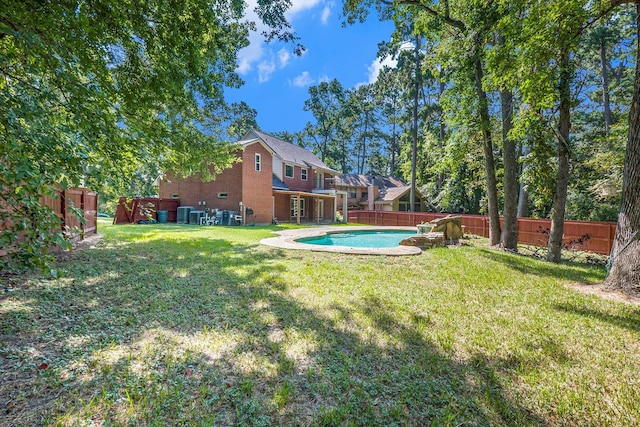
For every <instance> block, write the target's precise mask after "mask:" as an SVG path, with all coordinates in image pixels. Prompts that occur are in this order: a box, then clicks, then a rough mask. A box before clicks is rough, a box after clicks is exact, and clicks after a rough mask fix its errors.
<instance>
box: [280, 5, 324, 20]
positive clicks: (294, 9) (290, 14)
mask: <svg viewBox="0 0 640 427" xmlns="http://www.w3.org/2000/svg"><path fill="white" fill-rule="evenodd" d="M318 3H320V0H292V1H291V7H290V8H289V10H287V12H286V16H287V19H292V18H294V17H295V16H296V15H297V14H298V13H300V12H303V11H305V10H308V9H313V8H314V7H315V6H316V5H317V4H318Z"/></svg>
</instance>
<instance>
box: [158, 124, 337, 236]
mask: <svg viewBox="0 0 640 427" xmlns="http://www.w3.org/2000/svg"><path fill="white" fill-rule="evenodd" d="M236 144H237V146H238V149H237V155H238V157H239V158H240V161H239V162H237V163H235V164H234V165H233V166H232V167H231V168H229V169H226V170H224V171H223V172H222V173H221V174H219V175H217V176H216V178H215V179H214V180H213V181H208V182H206V181H202V180H201V178H200V176H199V175H198V174H196V175H193V176H190V177H187V178H178V177H176V176H175V175H174V174H172V173H171V172H168V173H167V174H166V176H165V177H164V178H163V179H162V180H161V181H160V184H159V187H160V188H159V195H160V197H161V198H179V199H180V205H182V206H194V207H197V208H199V209H204V208H210V209H220V210H232V211H238V212H239V213H240V214H241V215H242V217H243V223H244V224H252V223H256V224H270V223H271V222H272V219H273V218H277V220H278V221H280V222H296V223H301V222H317V223H320V222H333V221H335V218H336V209H337V205H336V190H335V189H328V188H327V187H326V183H327V182H328V180H329V179H331V178H332V177H333V176H334V175H335V174H336V172H335V171H334V170H332V169H331V168H329V167H328V166H326V165H325V164H324V163H323V162H322V161H320V159H318V158H317V157H316V156H315V155H314V154H313V153H312V152H311V151H309V150H307V149H305V148H302V147H298V146H296V145H293V144H291V143H289V142H286V141H283V140H280V139H278V138H276V137H274V136H271V135H269V134H266V133H263V132H260V131H257V130H255V129H252V130H250V131H249V132H247V134H246V135H245V136H244V137H243V138H242V140H240V141H238V142H237V143H236ZM249 209H250V210H251V211H253V214H247V211H248V210H249Z"/></svg>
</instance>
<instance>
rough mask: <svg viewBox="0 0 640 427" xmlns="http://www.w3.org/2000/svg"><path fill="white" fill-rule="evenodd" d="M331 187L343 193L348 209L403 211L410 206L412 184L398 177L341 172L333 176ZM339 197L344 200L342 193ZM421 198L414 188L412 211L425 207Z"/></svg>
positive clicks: (418, 210) (419, 210) (408, 209)
mask: <svg viewBox="0 0 640 427" xmlns="http://www.w3.org/2000/svg"><path fill="white" fill-rule="evenodd" d="M332 188H334V189H336V191H338V194H340V193H346V197H347V199H346V204H347V206H348V208H349V209H353V210H358V209H368V210H376V211H402V212H407V211H410V210H411V209H410V207H411V201H410V200H409V199H410V192H411V186H410V185H408V184H407V183H406V182H404V181H403V180H401V179H400V178H395V177H392V176H367V175H360V174H344V175H339V176H336V177H335V178H334V179H333V180H332ZM339 199H340V200H338V204H341V202H343V200H341V197H340V198H339ZM422 199H423V198H422V195H421V194H420V192H419V191H418V190H416V199H415V206H414V209H413V211H414V212H421V211H423V210H424V209H423V203H422ZM343 203H344V202H343Z"/></svg>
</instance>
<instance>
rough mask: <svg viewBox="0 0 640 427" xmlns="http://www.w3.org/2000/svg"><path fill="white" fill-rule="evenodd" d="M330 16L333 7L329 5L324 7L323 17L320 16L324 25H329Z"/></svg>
mask: <svg viewBox="0 0 640 427" xmlns="http://www.w3.org/2000/svg"><path fill="white" fill-rule="evenodd" d="M329 16H331V8H330V7H329V6H328V5H327V6H325V7H324V9H322V17H321V18H320V21H321V22H322V25H327V22H329Z"/></svg>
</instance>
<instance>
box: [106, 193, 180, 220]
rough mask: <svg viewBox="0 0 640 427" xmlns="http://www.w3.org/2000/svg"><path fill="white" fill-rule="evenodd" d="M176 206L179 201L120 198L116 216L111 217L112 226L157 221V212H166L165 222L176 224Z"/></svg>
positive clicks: (151, 198)
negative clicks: (150, 220) (149, 220)
mask: <svg viewBox="0 0 640 427" xmlns="http://www.w3.org/2000/svg"><path fill="white" fill-rule="evenodd" d="M178 206H180V199H160V198H158V197H133V198H131V197H120V199H119V200H118V207H117V209H116V214H115V216H114V217H113V223H114V224H135V223H137V222H138V221H146V220H148V219H149V217H148V216H147V213H148V214H149V215H150V216H151V219H155V220H157V219H158V218H157V213H156V212H158V211H159V210H165V211H167V221H168V222H176V220H177V218H178Z"/></svg>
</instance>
